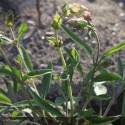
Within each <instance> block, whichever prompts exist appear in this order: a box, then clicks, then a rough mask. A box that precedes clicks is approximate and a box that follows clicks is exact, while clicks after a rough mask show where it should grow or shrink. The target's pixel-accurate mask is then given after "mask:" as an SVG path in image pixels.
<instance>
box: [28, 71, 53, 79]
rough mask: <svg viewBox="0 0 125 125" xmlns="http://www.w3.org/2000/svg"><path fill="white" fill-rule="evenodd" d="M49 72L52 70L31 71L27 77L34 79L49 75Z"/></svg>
mask: <svg viewBox="0 0 125 125" xmlns="http://www.w3.org/2000/svg"><path fill="white" fill-rule="evenodd" d="M51 72H52V69H41V70H33V71H31V72H29V73H28V74H27V75H28V76H29V77H30V78H35V77H39V76H43V75H46V74H50V73H51Z"/></svg>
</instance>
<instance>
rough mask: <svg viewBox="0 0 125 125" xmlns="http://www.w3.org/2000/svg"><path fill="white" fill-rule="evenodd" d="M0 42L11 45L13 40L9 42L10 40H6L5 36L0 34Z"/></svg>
mask: <svg viewBox="0 0 125 125" xmlns="http://www.w3.org/2000/svg"><path fill="white" fill-rule="evenodd" d="M0 40H1V41H2V42H3V43H5V44H12V43H13V40H11V39H10V38H8V37H7V36H5V35H3V34H0Z"/></svg>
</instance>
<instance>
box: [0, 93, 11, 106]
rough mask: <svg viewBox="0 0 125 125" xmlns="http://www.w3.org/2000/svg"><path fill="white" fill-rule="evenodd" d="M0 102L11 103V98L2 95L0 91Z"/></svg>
mask: <svg viewBox="0 0 125 125" xmlns="http://www.w3.org/2000/svg"><path fill="white" fill-rule="evenodd" d="M0 103H3V104H12V103H11V100H10V99H9V98H8V97H7V96H5V95H3V94H2V93H0Z"/></svg>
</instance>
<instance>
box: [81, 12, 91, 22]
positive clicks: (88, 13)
mask: <svg viewBox="0 0 125 125" xmlns="http://www.w3.org/2000/svg"><path fill="white" fill-rule="evenodd" d="M83 16H84V19H85V20H88V21H91V20H92V15H91V13H90V12H89V11H88V10H86V11H84V12H83Z"/></svg>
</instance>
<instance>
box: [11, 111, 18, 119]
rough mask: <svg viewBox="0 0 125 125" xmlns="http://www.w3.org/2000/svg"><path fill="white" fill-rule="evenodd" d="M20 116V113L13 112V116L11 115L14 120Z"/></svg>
mask: <svg viewBox="0 0 125 125" xmlns="http://www.w3.org/2000/svg"><path fill="white" fill-rule="evenodd" d="M18 115H19V112H18V111H13V112H12V114H11V116H12V117H13V118H16V117H17V116H18Z"/></svg>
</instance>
